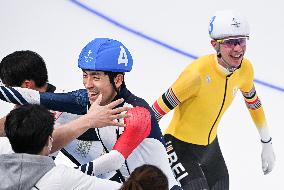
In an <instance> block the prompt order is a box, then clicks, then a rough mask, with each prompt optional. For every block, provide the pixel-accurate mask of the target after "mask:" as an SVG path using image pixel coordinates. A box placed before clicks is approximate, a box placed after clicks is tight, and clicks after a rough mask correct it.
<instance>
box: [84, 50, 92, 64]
mask: <svg viewBox="0 0 284 190" xmlns="http://www.w3.org/2000/svg"><path fill="white" fill-rule="evenodd" d="M91 53H92V51H91V50H89V51H88V55H87V56H84V58H85V62H86V63H88V62H89V61H92V59H93V58H92V57H91V56H90V55H91Z"/></svg>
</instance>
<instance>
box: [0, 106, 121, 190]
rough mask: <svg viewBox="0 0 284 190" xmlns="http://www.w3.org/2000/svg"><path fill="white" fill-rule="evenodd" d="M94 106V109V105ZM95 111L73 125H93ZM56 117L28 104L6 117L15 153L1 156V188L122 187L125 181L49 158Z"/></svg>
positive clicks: (4, 189)
mask: <svg viewBox="0 0 284 190" xmlns="http://www.w3.org/2000/svg"><path fill="white" fill-rule="evenodd" d="M91 109H92V108H91ZM92 116H93V115H92V111H90V113H88V114H86V115H84V116H82V117H80V118H78V119H76V120H74V121H72V122H71V123H70V125H83V126H84V125H90V124H91V125H93V123H92ZM53 125H54V116H53V114H52V113H51V112H49V111H48V110H47V109H45V108H44V107H42V106H40V105H24V106H21V107H19V108H17V109H14V110H12V111H11V112H10V113H9V114H8V115H7V117H6V121H5V133H6V135H7V137H8V139H9V141H10V143H11V146H12V148H13V151H14V152H15V153H11V154H2V155H0V171H1V172H0V180H1V185H0V189H1V190H14V189H21V190H31V189H33V190H36V189H40V190H44V189H46V190H47V189H48V190H49V189H52V190H61V189H82V190H85V189H101V190H106V189H113V190H115V189H119V188H120V186H121V184H119V183H117V182H113V181H109V180H105V179H99V178H97V177H94V176H88V175H86V174H83V173H82V172H81V171H78V170H76V169H74V168H69V167H67V166H64V165H57V166H55V164H54V161H53V160H52V158H51V157H49V156H48V155H49V153H50V151H51V148H52V142H53V137H52V132H53Z"/></svg>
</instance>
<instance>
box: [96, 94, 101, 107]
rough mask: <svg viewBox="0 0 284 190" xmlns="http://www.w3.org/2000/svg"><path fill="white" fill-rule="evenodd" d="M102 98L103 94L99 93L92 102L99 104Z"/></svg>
mask: <svg viewBox="0 0 284 190" xmlns="http://www.w3.org/2000/svg"><path fill="white" fill-rule="evenodd" d="M102 98H103V95H102V94H100V95H99V96H98V98H97V99H96V101H95V102H94V103H95V104H97V105H100V104H101V101H102Z"/></svg>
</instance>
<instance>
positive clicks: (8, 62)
mask: <svg viewBox="0 0 284 190" xmlns="http://www.w3.org/2000/svg"><path fill="white" fill-rule="evenodd" d="M0 79H1V80H2V82H3V83H4V84H5V85H8V86H21V85H22V83H23V82H24V81H25V80H33V81H34V82H35V85H36V86H37V87H43V86H44V85H45V84H46V83H47V82H48V76H47V68H46V65H45V62H44V60H43V58H42V57H41V56H40V55H39V54H37V53H36V52H33V51H30V50H23V51H15V52H13V53H11V54H9V55H7V56H6V57H4V58H3V59H2V61H1V63H0Z"/></svg>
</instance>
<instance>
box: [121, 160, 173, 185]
mask: <svg viewBox="0 0 284 190" xmlns="http://www.w3.org/2000/svg"><path fill="white" fill-rule="evenodd" d="M168 189H169V187H168V179H167V176H166V175H165V174H164V173H163V172H162V171H161V170H160V169H159V168H157V167H156V166H153V165H148V164H144V165H142V166H139V167H137V168H135V170H134V171H133V172H132V173H131V174H130V176H129V178H128V179H127V180H126V181H125V182H124V183H123V185H122V187H121V188H120V190H168Z"/></svg>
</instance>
